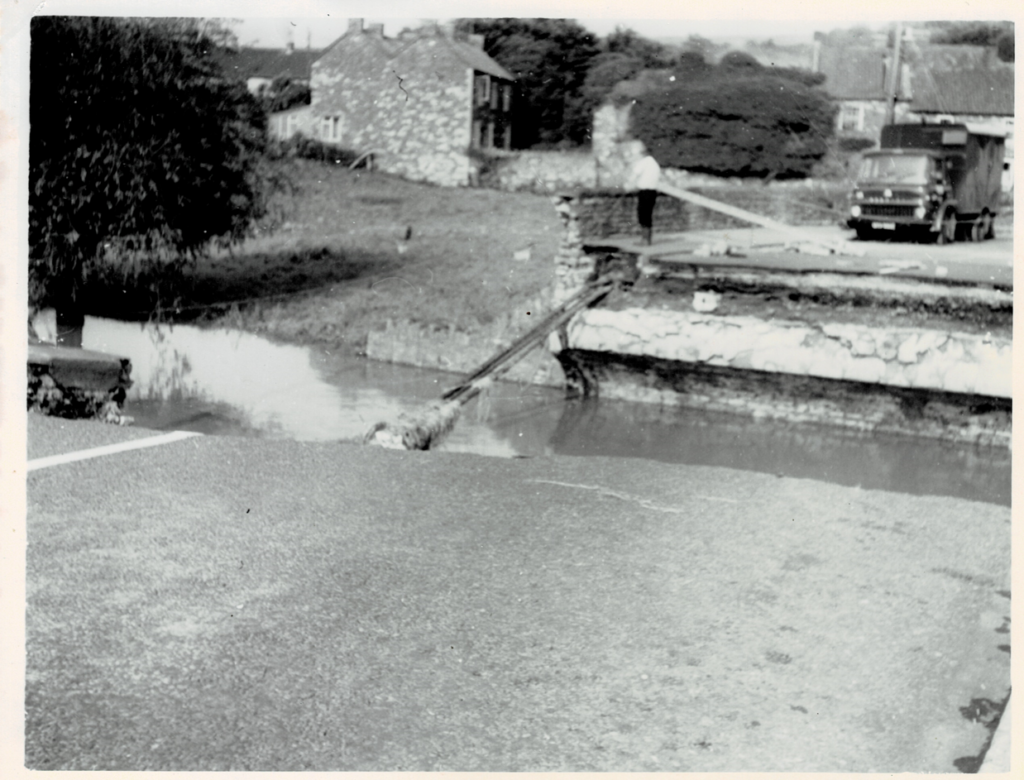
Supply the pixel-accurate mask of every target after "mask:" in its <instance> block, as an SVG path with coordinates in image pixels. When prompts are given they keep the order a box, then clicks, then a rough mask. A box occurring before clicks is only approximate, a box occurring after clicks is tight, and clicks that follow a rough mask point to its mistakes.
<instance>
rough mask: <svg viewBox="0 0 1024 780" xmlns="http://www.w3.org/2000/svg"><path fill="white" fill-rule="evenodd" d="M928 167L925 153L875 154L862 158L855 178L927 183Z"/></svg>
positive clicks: (903, 182) (893, 182)
mask: <svg viewBox="0 0 1024 780" xmlns="http://www.w3.org/2000/svg"><path fill="white" fill-rule="evenodd" d="M930 167H931V166H930V160H929V158H928V156H927V155H895V154H893V155H889V154H877V155H871V156H870V157H865V158H864V160H863V162H861V164H860V171H859V172H858V174H857V179H858V181H875V182H886V183H890V184H927V183H928V173H929V170H930Z"/></svg>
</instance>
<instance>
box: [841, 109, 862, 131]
mask: <svg viewBox="0 0 1024 780" xmlns="http://www.w3.org/2000/svg"><path fill="white" fill-rule="evenodd" d="M839 129H840V130H863V129H864V106H859V105H856V104H850V103H847V104H844V105H843V108H842V111H840V113H839Z"/></svg>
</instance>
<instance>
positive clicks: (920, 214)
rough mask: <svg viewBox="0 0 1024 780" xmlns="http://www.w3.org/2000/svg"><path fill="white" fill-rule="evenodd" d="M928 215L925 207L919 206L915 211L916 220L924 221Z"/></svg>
mask: <svg viewBox="0 0 1024 780" xmlns="http://www.w3.org/2000/svg"><path fill="white" fill-rule="evenodd" d="M926 213H927V211H926V210H925V207H924V206H918V207H917V208H916V209H914V218H915V219H924V215H925V214H926Z"/></svg>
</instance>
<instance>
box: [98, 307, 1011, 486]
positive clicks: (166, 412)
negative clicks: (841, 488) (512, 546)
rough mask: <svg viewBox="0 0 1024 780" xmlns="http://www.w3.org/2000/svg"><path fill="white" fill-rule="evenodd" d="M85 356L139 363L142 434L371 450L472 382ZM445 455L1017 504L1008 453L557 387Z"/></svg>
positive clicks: (458, 440)
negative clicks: (636, 465) (788, 480)
mask: <svg viewBox="0 0 1024 780" xmlns="http://www.w3.org/2000/svg"><path fill="white" fill-rule="evenodd" d="M82 346H83V347H85V348H87V349H96V350H101V351H104V352H110V353H113V354H116V355H120V356H122V357H128V358H130V359H131V361H132V380H133V382H134V384H133V386H132V388H131V390H130V391H129V394H128V400H127V403H126V409H125V411H126V413H127V414H129V415H131V416H132V417H134V418H135V425H136V426H138V427H145V428H153V429H157V430H191V431H199V432H201V433H205V434H211V435H229V436H261V437H270V438H287V439H296V440H302V441H328V440H360V439H361V438H362V436H363V434H364V433H365V432H366V431H367V429H368V428H370V427H371V426H372V425H373V424H374V423H376V422H380V421H387V420H393V419H395V418H396V417H397V416H398V415H399V414H400V413H402V412H415V411H416V410H418V409H420V408H421V407H422V405H423V404H425V403H426V402H428V401H430V400H433V399H436V398H439V397H440V396H441V395H442V394H443V393H444V391H445V390H447V389H449V388H451V387H453V386H455V385H457V384H458V382H459V379H460V377H459V376H458V375H456V374H450V373H445V372H441V371H431V370H425V369H418V368H410V367H406V366H394V365H389V364H385V363H378V362H376V361H372V360H365V359H361V358H353V357H343V356H339V355H335V354H331V352H329V351H327V350H325V349H322V348H316V347H298V346H293V345H285V344H276V343H273V342H271V341H268V340H267V339H264V338H261V337H259V336H256V335H253V334H249V333H243V332H240V331H235V330H226V329H206V328H197V327H193V326H187V325H176V326H169V325H140V324H138V323H125V322H117V321H113V320H104V319H99V318H92V317H89V318H86V323H85V329H84V332H83V336H82ZM437 449H439V450H446V451H449V452H472V453H477V454H482V455H489V456H496V457H534V456H543V455H551V454H559V455H571V456H609V457H629V458H646V459H650V460H658V461H665V462H672V463H685V464H693V465H709V466H725V467H729V468H737V469H744V470H749V471H759V472H766V473H772V474H778V475H781V476H788V477H800V478H808V479H816V480H820V481H825V482H833V483H836V484H842V485H851V486H852V485H860V486H861V487H863V488H867V489H881V490H891V491H896V492H903V493H913V494H918V495H929V494H930V495H950V496H958V497H962V498H968V499H972V500H977V501H985V502H989V503H996V504H1002V505H1005V506H1009V505H1010V453H1009V451H1008V450H1006V449H1003V448H998V447H980V446H966V445H955V444H951V443H948V442H939V441H932V440H927V439H919V438H911V437H902V436H884V435H867V434H862V433H859V432H851V431H845V430H842V429H837V428H832V427H827V426H811V425H793V424H787V423H784V422H779V421H762V420H751V419H748V418H744V417H739V416H736V415H728V414H709V413H706V412H698V411H694V410H687V409H671V408H663V407H658V406H654V405H651V404H635V403H625V402H620V401H601V400H596V399H594V400H586V401H566V400H565V399H564V398H563V393H562V391H561V390H560V389H558V388H550V387H536V386H532V385H519V384H514V383H505V382H499V383H496V384H495V385H494V386H493V387H492V388H491V390H489V391H488V392H487V393H486V394H484V395H482V396H481V397H479V398H477V399H475V400H473V401H471V402H470V403H469V404H468V405H467V406H466V407H465V409H464V410H463V414H462V417H461V419H460V420H459V422H458V424H457V425H456V426H455V429H454V431H452V433H451V434H450V435H449V436H448V437H447V438H446V439H445V440H444V442H443V443H442V444H441V445H440V446H439V447H438V448H437Z"/></svg>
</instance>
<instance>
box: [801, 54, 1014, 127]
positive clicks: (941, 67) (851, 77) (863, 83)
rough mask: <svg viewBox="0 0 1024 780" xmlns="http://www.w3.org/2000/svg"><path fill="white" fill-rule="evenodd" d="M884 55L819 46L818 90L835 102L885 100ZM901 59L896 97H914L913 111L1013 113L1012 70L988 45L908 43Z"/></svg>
mask: <svg viewBox="0 0 1024 780" xmlns="http://www.w3.org/2000/svg"><path fill="white" fill-rule="evenodd" d="M888 56H889V52H888V51H887V50H886V49H884V48H878V47H872V46H863V45H862V46H845V47H843V46H836V47H833V46H825V47H822V49H821V53H820V59H819V66H818V69H819V70H820V71H821V72H822V73H824V74H825V83H824V84H823V85H822V88H823V89H824V90H825V91H826V92H828V93H829V94H830V95H831V96H832V97H833V98H835V99H836V100H885V98H886V81H885V74H886V61H887V58H888ZM901 59H902V60H903V64H904V67H903V68H901V70H902V73H901V85H900V92H899V94H900V97H901V98H903V99H912V104H911V110H912V111H923V112H926V113H927V112H933V113H945V114H974V115H979V114H980V115H985V114H989V115H1012V114H1013V66H1012V65H1009V64H1007V63H1004V62H1000V61H999V59H998V57H997V56H996V53H995V50H994V49H993V48H992V47H990V46H955V45H951V44H930V45H926V46H918V45H914V44H910V45H909V46H908V47H907V48H906V49H905V50H904V53H903V57H901Z"/></svg>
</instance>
